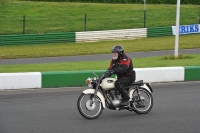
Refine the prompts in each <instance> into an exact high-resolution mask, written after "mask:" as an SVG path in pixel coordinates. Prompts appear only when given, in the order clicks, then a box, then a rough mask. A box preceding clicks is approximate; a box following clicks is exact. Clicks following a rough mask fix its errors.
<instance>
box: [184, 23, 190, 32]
mask: <svg viewBox="0 0 200 133" xmlns="http://www.w3.org/2000/svg"><path fill="white" fill-rule="evenodd" d="M185 27H186V32H187V33H189V32H190V26H188V25H187V26H185Z"/></svg>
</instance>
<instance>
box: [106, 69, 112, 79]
mask: <svg viewBox="0 0 200 133" xmlns="http://www.w3.org/2000/svg"><path fill="white" fill-rule="evenodd" d="M113 73H114V71H113V70H108V71H106V72H105V73H104V77H105V78H107V77H110V76H111V75H112V74H113Z"/></svg>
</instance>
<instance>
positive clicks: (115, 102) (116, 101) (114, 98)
mask: <svg viewBox="0 0 200 133" xmlns="http://www.w3.org/2000/svg"><path fill="white" fill-rule="evenodd" d="M108 93H109V94H110V96H111V98H112V104H113V105H114V106H115V107H119V106H120V104H121V102H122V100H121V99H119V97H118V94H117V91H116V90H115V89H113V90H110V91H108Z"/></svg>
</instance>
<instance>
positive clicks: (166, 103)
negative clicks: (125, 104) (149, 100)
mask: <svg viewBox="0 0 200 133" xmlns="http://www.w3.org/2000/svg"><path fill="white" fill-rule="evenodd" d="M152 87H153V90H154V92H153V97H154V106H153V109H152V110H151V112H150V113H148V114H146V115H138V114H136V113H134V112H129V111H126V110H123V111H111V110H108V109H105V110H104V111H103V113H102V115H101V116H100V117H99V118H98V119H95V120H87V119H85V118H83V117H82V116H81V115H80V114H79V113H78V110H77V107H76V102H77V99H78V97H79V95H80V94H81V92H82V91H83V90H84V89H86V87H76V88H59V89H56V88H53V89H25V90H1V91H0V133H90V132H94V133H199V132H200V126H199V125H200V82H172V83H153V84H152Z"/></svg>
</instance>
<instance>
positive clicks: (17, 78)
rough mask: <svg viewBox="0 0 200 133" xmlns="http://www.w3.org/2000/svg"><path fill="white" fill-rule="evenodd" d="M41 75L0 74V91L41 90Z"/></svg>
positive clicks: (35, 73)
mask: <svg viewBox="0 0 200 133" xmlns="http://www.w3.org/2000/svg"><path fill="white" fill-rule="evenodd" d="M41 77H42V76H41V73H40V72H27V73H0V89H23V88H41V86H42V85H41V84H42V83H41V80H42V79H41Z"/></svg>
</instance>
